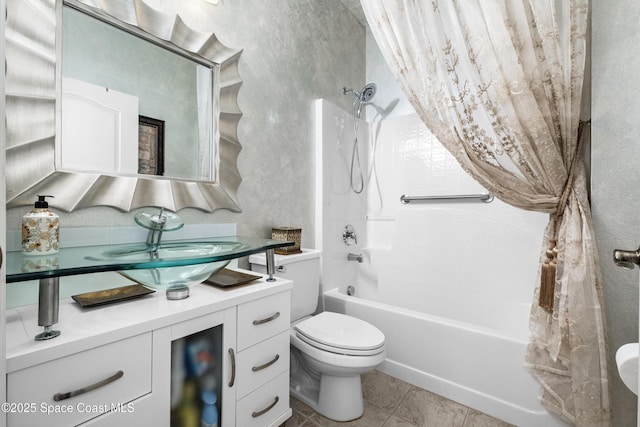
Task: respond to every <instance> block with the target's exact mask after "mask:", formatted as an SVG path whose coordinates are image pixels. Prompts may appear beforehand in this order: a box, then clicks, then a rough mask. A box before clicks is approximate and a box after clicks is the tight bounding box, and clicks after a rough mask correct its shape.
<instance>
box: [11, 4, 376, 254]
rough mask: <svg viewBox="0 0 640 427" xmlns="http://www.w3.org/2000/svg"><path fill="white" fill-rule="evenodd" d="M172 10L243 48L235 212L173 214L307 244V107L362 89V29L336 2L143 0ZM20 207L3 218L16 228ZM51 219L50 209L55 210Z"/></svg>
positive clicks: (310, 156) (91, 220)
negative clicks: (282, 233)
mask: <svg viewBox="0 0 640 427" xmlns="http://www.w3.org/2000/svg"><path fill="white" fill-rule="evenodd" d="M149 3H151V4H153V5H156V6H157V5H162V6H163V7H165V8H166V9H167V10H169V11H171V12H174V13H175V12H180V14H181V15H182V16H183V17H184V19H185V21H186V22H187V24H188V25H190V26H192V27H193V28H195V29H199V30H202V31H207V30H208V31H214V32H215V34H216V35H217V36H218V38H219V39H220V41H221V42H222V43H223V44H225V45H226V46H229V47H232V48H242V49H244V51H243V53H242V57H241V60H240V65H239V70H240V74H241V76H242V78H243V80H244V84H243V85H242V87H241V89H240V93H239V100H238V102H239V105H240V109H241V110H242V112H243V113H244V116H243V118H242V120H241V121H240V125H239V130H238V133H239V138H240V142H241V143H242V146H243V149H242V152H241V153H240V158H239V168H240V173H241V175H242V177H243V182H242V184H241V186H240V189H239V192H238V197H239V203H240V206H241V208H242V210H243V212H242V213H240V214H237V213H232V212H229V211H224V210H220V211H217V212H214V213H212V214H206V213H203V212H200V211H197V210H194V209H184V210H182V211H180V213H179V214H180V216H181V217H183V219H185V221H186V222H188V223H223V222H235V223H237V224H238V234H241V235H252V236H261V237H269V236H270V235H271V227H272V226H283V225H290V226H297V227H302V230H303V234H302V244H303V246H307V247H313V246H314V245H315V242H314V234H315V233H314V227H315V218H314V198H315V196H314V179H315V170H314V162H315V159H314V146H313V143H314V142H313V133H314V126H315V124H314V122H313V110H312V102H313V100H315V99H317V98H325V99H327V100H329V101H331V102H333V103H335V104H337V105H339V106H342V107H343V108H345V109H350V107H351V103H352V100H353V99H352V98H351V97H350V96H345V95H343V93H342V88H343V87H344V86H347V87H356V88H360V87H362V85H364V78H365V29H364V26H363V25H362V24H361V23H360V22H358V20H357V19H356V18H355V17H354V16H353V15H352V14H351V13H350V12H349V10H348V9H347V8H346V7H345V6H344V5H343V4H342V2H340V0H323V1H316V0H269V1H264V2H263V1H255V0H222V1H220V2H219V5H218V6H210V5H207V3H205V2H203V1H200V0H197V1H190V2H186V1H184V2H170V1H167V0H151V1H150V2H149ZM27 210H28V208H15V209H10V210H8V212H7V222H8V224H7V226H8V227H9V228H12V227H13V228H16V229H19V227H20V218H21V216H22V215H23V214H24V213H25V212H26V211H27ZM58 213H60V212H58ZM60 215H61V224H62V226H63V227H65V226H92V225H99V226H107V227H108V226H121V225H133V214H131V213H121V212H119V211H117V210H114V209H112V208H90V209H84V210H79V211H77V212H73V213H71V214H67V213H60Z"/></svg>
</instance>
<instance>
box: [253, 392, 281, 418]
mask: <svg viewBox="0 0 640 427" xmlns="http://www.w3.org/2000/svg"><path fill="white" fill-rule="evenodd" d="M279 401H280V398H279V397H278V396H276V398H275V399H273V402H271V405H269V406H267V407H266V408H264V409H261V410H259V411H255V412H252V413H251V416H252V417H253V418H258V417H259V416H260V415H263V414H266V413H267V412H269V411H270V410H271V409H272V408H273V407H274V406H276V404H277V403H278V402H279Z"/></svg>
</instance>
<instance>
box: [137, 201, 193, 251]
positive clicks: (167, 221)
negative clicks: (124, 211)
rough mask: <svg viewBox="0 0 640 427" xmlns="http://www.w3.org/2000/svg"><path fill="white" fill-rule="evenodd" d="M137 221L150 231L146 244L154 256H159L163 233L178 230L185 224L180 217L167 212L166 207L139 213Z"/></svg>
mask: <svg viewBox="0 0 640 427" xmlns="http://www.w3.org/2000/svg"><path fill="white" fill-rule="evenodd" d="M135 221H136V224H138V225H139V226H141V227H143V228H146V229H147V230H149V232H148V233H147V241H146V244H147V246H148V247H149V248H150V249H151V254H152V255H157V251H158V247H159V245H160V240H161V239H162V233H164V232H165V231H174V230H178V229H180V228H182V227H183V226H184V222H183V221H182V219H180V217H179V216H178V215H176V214H174V213H172V212H168V211H165V208H164V207H162V208H160V211H154V210H151V211H150V210H146V211H142V212H139V213H138V214H136V216H135Z"/></svg>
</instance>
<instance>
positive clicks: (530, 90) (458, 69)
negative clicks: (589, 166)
mask: <svg viewBox="0 0 640 427" xmlns="http://www.w3.org/2000/svg"><path fill="white" fill-rule="evenodd" d="M361 4H362V7H363V9H364V12H365V15H366V17H367V21H368V23H369V26H370V28H371V31H372V33H373V36H374V37H375V39H376V41H377V43H378V45H379V47H380V50H381V51H382V53H383V55H384V57H385V59H386V61H387V63H388V64H389V66H390V68H391V70H392V72H393V73H394V75H395V77H396V79H397V80H398V83H399V84H400V86H401V87H402V88H403V90H404V92H405V94H406V95H407V97H408V99H409V101H410V102H411V104H412V105H413V106H414V108H415V109H416V111H417V113H418V114H419V115H420V117H421V118H422V120H423V121H424V122H425V124H426V125H427V126H428V127H429V129H430V130H431V131H432V132H433V133H434V135H436V137H438V139H439V140H440V141H441V143H442V144H444V145H445V147H446V148H447V149H448V150H449V151H450V152H451V153H452V154H453V155H454V156H455V158H456V159H457V160H458V162H459V163H460V164H461V165H462V167H463V168H464V169H465V170H466V171H467V172H468V173H469V174H471V175H472V176H473V177H474V178H475V179H476V180H477V181H478V182H479V183H480V184H482V185H483V186H484V187H485V188H487V189H488V190H490V191H491V192H493V193H494V194H495V195H496V196H497V197H498V198H500V199H501V200H502V201H504V202H506V203H509V204H511V205H513V206H516V207H519V208H522V209H527V210H534V211H540V212H546V213H549V214H550V219H549V224H548V226H547V229H546V231H545V239H544V243H543V247H542V251H541V256H540V263H541V265H543V264H545V265H544V268H543V269H542V270H544V272H545V274H546V272H547V271H551V274H552V276H551V281H550V283H549V284H550V286H551V287H550V288H549V287H547V286H546V285H545V286H543V300H544V299H545V296H547V293H548V297H549V298H548V299H547V302H546V303H542V301H540V302H541V303H542V306H541V305H540V304H539V298H540V286H539V285H538V286H537V287H536V290H535V294H534V302H533V304H532V309H531V317H530V329H531V338H530V343H529V346H528V351H527V356H526V360H525V366H527V367H528V368H529V369H530V371H531V372H532V374H533V375H534V376H535V377H536V379H537V380H538V381H539V382H540V383H541V386H542V395H541V399H542V402H543V404H544V405H545V406H546V407H547V408H548V409H549V410H550V411H552V412H553V413H555V414H557V415H558V416H560V417H561V418H563V419H565V420H567V421H568V422H570V423H573V424H575V425H579V426H608V425H609V424H610V421H609V420H610V405H609V391H608V377H607V354H606V345H605V333H606V327H605V316H604V307H603V295H602V288H601V277H600V268H599V262H598V258H597V251H596V247H595V239H594V232H593V227H592V222H591V213H590V207H589V201H588V193H587V186H588V183H587V178H586V172H585V167H584V164H583V161H582V157H581V154H580V146H581V145H580V144H579V141H581V138H588V126H581V122H580V107H581V100H582V88H583V80H584V67H585V59H586V54H587V52H586V36H587V18H588V13H589V9H588V6H589V3H588V0H570V1H567V0H546V1H527V0H465V1H454V0H432V1H423V0H361ZM581 131H582V132H581ZM550 263H551V264H553V266H552V267H555V268H554V269H551V270H550V269H549V268H548V267H549V266H550ZM554 271H555V277H554V276H553V272H554ZM543 282H544V280H543ZM505 320H508V319H505Z"/></svg>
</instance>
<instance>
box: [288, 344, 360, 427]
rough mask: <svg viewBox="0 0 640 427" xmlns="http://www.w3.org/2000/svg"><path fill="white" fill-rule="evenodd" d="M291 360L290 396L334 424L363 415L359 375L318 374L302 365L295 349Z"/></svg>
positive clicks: (304, 364)
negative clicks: (334, 422)
mask: <svg viewBox="0 0 640 427" xmlns="http://www.w3.org/2000/svg"><path fill="white" fill-rule="evenodd" d="M291 356H292V357H291V381H290V389H289V392H290V393H291V396H293V397H295V398H296V399H298V400H300V401H301V402H303V403H305V404H306V405H308V406H310V407H311V408H312V409H313V410H314V411H316V412H317V413H319V414H320V415H322V416H324V417H326V418H329V419H331V420H334V421H351V420H355V419H356V418H360V417H361V416H362V415H363V414H364V400H363V398H362V379H361V377H360V374H355V375H351V376H333V375H324V374H320V373H319V372H317V371H315V370H314V369H312V368H311V367H310V366H308V364H307V363H305V359H304V358H303V357H302V356H301V355H300V353H299V351H298V350H297V349H295V348H292V352H291ZM303 366H304V368H303Z"/></svg>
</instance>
